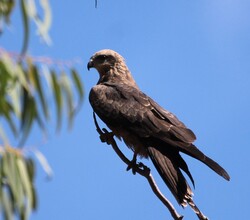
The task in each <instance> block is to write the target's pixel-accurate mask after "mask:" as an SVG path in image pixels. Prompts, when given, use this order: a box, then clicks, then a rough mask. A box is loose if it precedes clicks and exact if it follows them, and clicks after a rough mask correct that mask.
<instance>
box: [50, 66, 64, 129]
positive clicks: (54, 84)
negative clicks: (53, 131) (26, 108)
mask: <svg viewBox="0 0 250 220" xmlns="http://www.w3.org/2000/svg"><path fill="white" fill-rule="evenodd" d="M51 79H52V88H53V93H54V97H55V101H56V109H57V130H59V129H60V128H61V122H62V107H63V99H62V94H61V87H60V85H59V83H58V82H57V77H56V73H55V72H54V71H53V70H52V71H51Z"/></svg>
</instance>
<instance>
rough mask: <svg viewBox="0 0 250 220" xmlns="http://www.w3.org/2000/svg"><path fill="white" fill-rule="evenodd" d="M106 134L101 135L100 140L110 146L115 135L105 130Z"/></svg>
mask: <svg viewBox="0 0 250 220" xmlns="http://www.w3.org/2000/svg"><path fill="white" fill-rule="evenodd" d="M103 131H104V133H102V134H101V135H100V140H101V142H103V143H107V144H108V145H110V144H111V143H112V141H113V137H114V134H113V132H108V131H107V130H106V129H103Z"/></svg>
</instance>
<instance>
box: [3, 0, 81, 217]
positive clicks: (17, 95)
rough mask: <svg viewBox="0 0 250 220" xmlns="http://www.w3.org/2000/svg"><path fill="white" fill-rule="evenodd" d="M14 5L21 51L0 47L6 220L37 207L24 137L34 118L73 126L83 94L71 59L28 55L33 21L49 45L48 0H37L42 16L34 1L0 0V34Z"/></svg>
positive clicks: (43, 160) (31, 160) (41, 123)
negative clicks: (19, 17) (19, 21)
mask: <svg viewBox="0 0 250 220" xmlns="http://www.w3.org/2000/svg"><path fill="white" fill-rule="evenodd" d="M17 3H19V4H17ZM15 6H16V7H18V8H19V9H20V10H21V15H22V21H23V30H24V31H23V33H24V34H23V35H24V37H23V45H22V49H21V53H20V54H18V53H13V52H8V51H6V50H5V49H3V48H0V215H2V216H3V217H4V219H6V220H12V219H15V217H17V218H18V219H21V220H26V219H28V218H29V216H30V213H31V212H32V211H33V210H35V209H36V208H37V202H36V201H37V198H36V194H37V193H36V189H35V185H34V176H35V175H34V174H35V162H34V156H31V154H30V152H31V150H29V149H27V148H25V145H24V143H25V140H26V139H27V137H28V136H29V134H30V132H31V129H32V127H33V125H34V123H35V122H36V123H37V125H38V127H39V128H40V129H41V130H42V131H43V132H44V133H46V132H47V130H48V129H47V127H48V126H47V125H48V123H49V122H50V121H51V118H56V121H55V123H56V129H57V130H60V128H61V127H62V123H63V122H64V121H65V119H66V122H67V123H68V127H71V126H72V123H73V120H74V118H75V116H76V113H77V111H78V110H79V107H80V106H81V104H82V101H83V95H84V92H83V85H82V82H81V79H80V77H79V74H78V73H77V71H76V70H75V69H74V68H73V67H72V66H73V64H75V62H70V64H68V62H64V61H56V60H53V59H50V58H44V57H32V56H28V55H27V54H26V51H27V48H28V42H29V33H30V21H34V22H35V24H36V26H37V33H38V34H39V35H40V36H41V37H42V39H43V40H44V41H45V42H46V43H47V44H49V43H50V37H49V34H48V31H49V28H50V25H51V9H50V5H49V1H48V0H40V6H39V10H40V11H42V13H43V17H42V16H40V14H39V15H38V10H37V5H36V3H35V0H20V1H15V0H0V32H3V30H4V25H8V24H9V23H10V22H11V14H12V12H13V9H14V7H15ZM40 11H39V12H40ZM53 108H55V109H56V111H55V112H52V109H53ZM52 114H55V115H56V117H51V115H52ZM10 137H11V138H12V139H13V137H14V138H15V140H17V141H18V142H19V148H17V147H13V146H11V143H10V139H11V138H10ZM32 152H33V153H34V154H33V155H35V157H36V158H37V159H38V161H39V162H40V163H41V165H42V166H43V168H44V170H45V172H47V173H48V174H50V173H51V172H52V171H51V168H50V166H49V164H48V162H47V160H46V158H45V157H44V156H43V155H42V153H41V152H40V151H38V150H37V149H36V150H32Z"/></svg>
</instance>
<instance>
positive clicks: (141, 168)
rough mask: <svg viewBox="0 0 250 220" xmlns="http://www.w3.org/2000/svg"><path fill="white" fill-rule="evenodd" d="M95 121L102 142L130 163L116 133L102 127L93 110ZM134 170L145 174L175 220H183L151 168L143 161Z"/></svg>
mask: <svg viewBox="0 0 250 220" xmlns="http://www.w3.org/2000/svg"><path fill="white" fill-rule="evenodd" d="M93 117H94V122H95V126H96V130H97V132H98V133H99V135H100V139H101V141H102V142H106V143H107V144H108V145H111V146H112V148H113V149H114V151H115V152H116V154H117V155H118V156H119V157H120V158H121V160H122V161H123V162H124V163H126V164H127V165H128V166H129V165H130V163H131V161H130V160H129V159H128V158H127V157H126V156H125V155H124V154H123V153H122V152H121V151H120V149H119V147H118V146H117V144H116V141H115V139H114V135H113V133H112V132H108V131H107V129H105V128H103V129H102V130H101V129H100V127H99V125H98V123H97V120H96V116H95V113H94V112H93ZM134 171H135V172H136V173H139V174H140V175H141V176H144V177H145V178H146V179H147V180H148V183H149V185H150V187H151V189H152V190H153V192H154V194H155V195H156V196H157V197H158V198H159V199H160V200H161V201H162V203H163V204H164V205H165V206H166V207H167V208H168V210H169V212H170V213H171V215H172V217H173V218H174V219H175V220H181V219H183V216H181V215H180V214H178V213H177V211H176V210H175V208H174V206H173V205H172V204H171V203H170V202H169V201H168V199H167V198H166V197H165V196H164V195H163V194H162V193H161V191H160V189H159V188H158V186H157V184H156V182H155V180H154V178H153V176H152V174H151V172H150V169H149V168H148V167H147V166H145V165H144V164H143V163H139V164H137V165H136V166H135V167H134Z"/></svg>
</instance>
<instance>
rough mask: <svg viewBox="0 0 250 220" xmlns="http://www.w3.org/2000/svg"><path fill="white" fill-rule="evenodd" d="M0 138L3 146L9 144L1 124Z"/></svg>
mask: <svg viewBox="0 0 250 220" xmlns="http://www.w3.org/2000/svg"><path fill="white" fill-rule="evenodd" d="M0 139H1V140H2V142H3V145H4V146H6V145H9V140H8V138H7V135H6V133H5V131H4V129H3V128H2V126H1V125H0Z"/></svg>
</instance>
